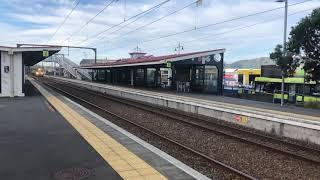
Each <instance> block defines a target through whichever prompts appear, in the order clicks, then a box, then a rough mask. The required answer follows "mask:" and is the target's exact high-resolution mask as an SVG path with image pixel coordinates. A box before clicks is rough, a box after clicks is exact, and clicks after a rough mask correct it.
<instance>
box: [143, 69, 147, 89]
mask: <svg viewBox="0 0 320 180" xmlns="http://www.w3.org/2000/svg"><path fill="white" fill-rule="evenodd" d="M147 72H148V71H147V68H143V84H144V85H146V86H148V81H147V78H148V73H147Z"/></svg>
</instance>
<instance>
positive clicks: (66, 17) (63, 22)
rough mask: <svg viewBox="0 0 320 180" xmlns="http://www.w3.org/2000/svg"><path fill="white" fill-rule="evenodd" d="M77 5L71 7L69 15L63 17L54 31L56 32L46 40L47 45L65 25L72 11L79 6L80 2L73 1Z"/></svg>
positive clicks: (78, 0)
mask: <svg viewBox="0 0 320 180" xmlns="http://www.w3.org/2000/svg"><path fill="white" fill-rule="evenodd" d="M76 1H77V3H76V4H75V5H74V6H73V7H72V9H71V10H70V11H69V13H68V14H67V16H65V18H64V20H63V21H62V22H61V23H60V25H59V26H58V28H57V29H56V31H55V32H54V33H53V35H52V36H51V37H50V38H49V39H48V40H47V43H48V42H50V41H51V40H52V39H53V38H54V36H55V35H56V34H57V33H58V31H59V30H60V29H61V27H62V26H63V25H64V24H65V23H66V21H67V20H68V19H69V17H70V16H71V14H72V13H73V12H74V10H75V9H76V8H77V7H78V5H79V4H80V1H81V0H75V1H74V2H76Z"/></svg>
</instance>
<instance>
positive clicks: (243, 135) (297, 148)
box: [65, 84, 320, 164]
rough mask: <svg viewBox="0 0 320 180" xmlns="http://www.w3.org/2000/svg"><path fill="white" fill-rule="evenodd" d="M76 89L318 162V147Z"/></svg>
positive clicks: (137, 102) (319, 151) (319, 161)
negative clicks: (275, 145)
mask: <svg viewBox="0 0 320 180" xmlns="http://www.w3.org/2000/svg"><path fill="white" fill-rule="evenodd" d="M65 85H66V86H68V87H69V88H73V89H75V87H74V86H70V85H68V84H65ZM76 89H77V90H79V91H82V92H86V93H89V94H92V95H95V96H99V97H102V98H105V99H109V100H111V101H116V102H119V103H123V104H126V105H129V106H133V107H136V108H139V109H142V110H145V111H149V112H151V113H155V114H158V115H159V116H164V117H167V118H171V119H174V120H176V121H179V122H183V123H186V124H190V125H193V126H197V127H199V128H203V129H206V130H209V131H214V132H216V133H219V134H223V135H225V136H229V137H231V138H235V139H238V140H241V141H244V142H246V143H250V144H253V145H257V146H260V147H263V148H267V149H269V150H272V151H275V152H279V153H282V154H285V155H290V156H294V157H296V158H299V159H302V160H306V161H310V162H312V163H317V164H320V150H319V149H315V148H312V147H306V146H303V145H299V144H296V143H292V142H288V141H284V140H281V139H277V138H274V137H271V136H267V135H263V134H259V133H256V132H253V131H249V130H245V129H239V128H235V127H232V126H228V125H223V124H218V123H215V122H214V121H208V120H203V119H200V118H199V117H195V116H192V117H191V116H188V115H186V114H182V113H177V112H173V111H172V110H168V109H164V108H162V107H159V106H156V107H155V106H154V105H146V104H143V103H141V102H139V101H132V100H124V99H120V98H116V97H112V96H106V95H104V94H102V93H98V92H94V91H92V90H89V89H85V88H79V87H77V88H76ZM234 131H237V132H236V133H234ZM239 133H240V134H239ZM248 135H249V136H255V137H258V138H260V139H259V140H260V141H263V143H262V142H258V140H253V139H252V138H250V137H248ZM266 141H268V142H266ZM271 144H273V145H271ZM274 144H281V145H286V146H290V147H289V148H291V149H294V150H285V149H281V148H277V147H274ZM289 148H288V149H289ZM306 151H308V152H306ZM310 154H312V155H310Z"/></svg>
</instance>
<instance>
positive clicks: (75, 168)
mask: <svg viewBox="0 0 320 180" xmlns="http://www.w3.org/2000/svg"><path fill="white" fill-rule="evenodd" d="M0 147H1V148H0V179H3V180H51V179H52V180H59V179H61V180H62V179H63V180H65V179H85V177H87V178H86V179H88V180H89V179H90V180H100V179H106V178H107V179H115V180H116V179H121V178H120V176H119V175H118V174H117V173H116V172H115V171H114V170H113V169H112V168H111V167H110V166H109V165H108V164H107V163H106V162H105V161H104V160H103V159H102V158H101V157H100V156H99V154H97V153H96V151H95V150H94V149H93V148H92V147H91V146H90V145H89V144H88V143H87V142H86V141H85V140H84V139H83V138H82V137H81V136H80V135H79V134H78V133H77V132H76V131H75V130H74V129H73V128H72V127H71V126H70V125H69V124H68V123H67V122H66V121H65V120H64V119H63V118H62V116H61V115H60V114H58V113H57V112H55V110H54V109H53V108H52V107H50V105H49V104H48V103H47V102H46V101H45V99H44V98H43V97H42V96H40V95H39V94H37V93H34V94H33V96H31V97H30V96H29V97H23V98H0Z"/></svg>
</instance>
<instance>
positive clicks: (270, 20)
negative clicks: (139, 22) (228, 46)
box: [147, 6, 320, 51]
mask: <svg viewBox="0 0 320 180" xmlns="http://www.w3.org/2000/svg"><path fill="white" fill-rule="evenodd" d="M319 7H320V6H319ZM319 7H316V8H319ZM312 9H315V8H309V9H305V10H301V11H297V12H294V13H291V14H289V15H288V16H293V15H296V14H299V13H303V12H307V11H310V10H312ZM283 17H284V16H279V17H276V18H272V19H268V20H264V21H260V22H257V23H254V24H250V25H246V26H236V27H235V28H233V29H231V30H228V31H224V32H221V33H216V34H212V35H208V36H203V37H200V38H197V39H194V40H189V41H183V42H182V43H192V42H195V41H199V40H205V39H209V38H210V39H211V38H212V37H216V36H219V35H224V34H227V33H231V32H234V31H239V30H242V29H247V28H250V27H253V26H257V25H260V24H264V23H268V22H272V21H276V20H279V18H283ZM170 47H172V46H170ZM165 48H169V46H165ZM159 49H164V48H154V49H149V50H147V51H155V50H159Z"/></svg>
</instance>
